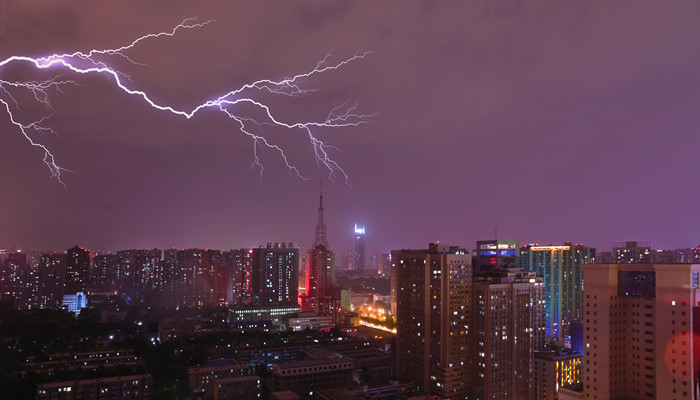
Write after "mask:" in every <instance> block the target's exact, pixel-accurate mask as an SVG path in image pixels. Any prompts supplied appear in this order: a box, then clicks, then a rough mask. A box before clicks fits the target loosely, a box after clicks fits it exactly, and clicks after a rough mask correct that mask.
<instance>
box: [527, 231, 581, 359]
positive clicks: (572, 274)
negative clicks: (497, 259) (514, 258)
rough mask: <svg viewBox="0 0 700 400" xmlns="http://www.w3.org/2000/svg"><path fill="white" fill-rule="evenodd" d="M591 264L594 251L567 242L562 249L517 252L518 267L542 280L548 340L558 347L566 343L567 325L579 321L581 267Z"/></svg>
mask: <svg viewBox="0 0 700 400" xmlns="http://www.w3.org/2000/svg"><path fill="white" fill-rule="evenodd" d="M594 261H595V249H593V248H590V247H586V246H583V245H579V244H577V245H572V244H571V243H569V242H567V243H565V244H564V245H563V246H536V245H528V246H525V247H522V248H521V249H520V266H521V267H522V268H523V269H526V270H529V271H535V272H536V273H537V275H539V276H542V277H543V278H544V286H545V291H546V294H545V326H546V335H547V337H548V338H552V339H554V340H556V341H559V342H562V343H563V342H564V341H567V340H568V339H570V338H568V336H570V335H571V332H570V325H571V322H572V321H580V320H581V318H582V308H581V298H582V296H583V264H590V263H592V262H594ZM577 350H580V349H577Z"/></svg>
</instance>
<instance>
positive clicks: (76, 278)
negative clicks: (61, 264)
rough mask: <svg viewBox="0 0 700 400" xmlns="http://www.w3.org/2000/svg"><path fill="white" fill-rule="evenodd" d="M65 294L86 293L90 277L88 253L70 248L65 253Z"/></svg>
mask: <svg viewBox="0 0 700 400" xmlns="http://www.w3.org/2000/svg"><path fill="white" fill-rule="evenodd" d="M66 262H67V264H66V280H65V294H75V293H78V292H86V291H87V286H88V283H89V276H90V251H89V250H85V249H83V248H82V247H78V246H75V247H72V248H70V249H68V251H67V252H66Z"/></svg>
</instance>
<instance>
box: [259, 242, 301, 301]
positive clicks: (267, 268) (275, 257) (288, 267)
mask: <svg viewBox="0 0 700 400" xmlns="http://www.w3.org/2000/svg"><path fill="white" fill-rule="evenodd" d="M252 256H253V257H252V261H253V264H252V266H253V268H252V269H253V276H252V278H253V279H252V289H253V290H252V292H253V293H252V294H253V303H254V304H257V305H290V304H298V297H299V295H298V293H299V286H298V281H299V278H298V276H299V272H298V271H299V249H298V248H296V247H294V244H293V243H291V242H290V243H288V244H287V243H275V244H274V245H272V243H268V244H267V246H266V247H263V246H260V247H259V248H256V249H253V253H252Z"/></svg>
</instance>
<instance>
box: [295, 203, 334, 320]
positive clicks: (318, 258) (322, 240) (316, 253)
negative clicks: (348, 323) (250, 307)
mask: <svg viewBox="0 0 700 400" xmlns="http://www.w3.org/2000/svg"><path fill="white" fill-rule="evenodd" d="M334 280H335V253H334V252H333V251H331V250H330V249H329V248H328V239H327V238H326V223H325V221H324V219H323V191H321V194H320V196H319V205H318V222H317V223H316V238H315V240H314V244H313V246H312V248H311V249H309V250H307V252H306V285H305V286H306V297H305V301H304V302H303V304H302V310H303V311H316V312H319V313H329V312H330V310H328V309H321V308H324V307H321V306H322V305H329V304H330V301H324V300H330V298H331V296H332V293H331V292H332V289H333V281H334ZM325 308H327V307H325Z"/></svg>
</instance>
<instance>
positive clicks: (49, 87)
mask: <svg viewBox="0 0 700 400" xmlns="http://www.w3.org/2000/svg"><path fill="white" fill-rule="evenodd" d="M212 22H213V20H209V21H205V22H199V23H198V22H196V20H195V19H193V18H188V19H185V20H183V21H182V22H181V23H180V24H178V25H177V26H175V27H174V28H173V29H172V30H170V31H164V32H158V33H149V34H146V35H143V36H140V37H138V38H137V39H135V40H133V41H132V42H131V43H129V44H126V45H124V46H121V47H117V48H114V49H92V50H89V51H87V52H82V51H78V52H74V53H64V54H52V55H49V56H46V57H40V58H34V57H28V56H21V55H15V56H11V57H9V58H6V59H4V60H0V70H1V69H2V68H3V67H6V66H8V65H10V64H12V63H28V64H30V65H32V66H33V67H35V68H37V69H40V70H44V69H52V70H54V69H55V70H63V73H64V74H65V73H73V74H76V75H81V74H103V75H106V76H108V77H110V78H111V79H112V80H113V81H114V83H115V84H116V86H117V87H118V88H119V89H121V90H122V91H124V92H126V93H127V94H129V95H132V96H135V97H137V98H140V99H141V100H142V101H143V102H145V104H147V105H148V106H150V107H152V108H155V109H157V110H160V111H164V112H169V113H172V114H174V115H176V116H179V117H184V118H186V119H190V118H192V117H193V116H195V115H196V114H197V113H198V112H199V111H202V110H204V109H207V108H211V109H217V110H219V111H221V112H223V113H224V114H225V115H226V116H228V117H229V118H230V119H232V120H233V121H234V122H235V126H236V127H237V128H238V130H239V131H240V132H242V133H243V134H245V135H247V136H248V137H250V138H251V139H252V144H253V161H252V163H251V168H252V169H253V170H257V171H258V173H259V175H260V179H261V180H262V174H263V171H264V168H263V165H262V163H261V161H260V158H259V151H260V150H263V149H267V150H270V151H273V152H275V153H277V154H278V156H279V157H280V158H281V160H282V161H283V162H284V164H285V165H286V167H287V168H288V170H289V173H290V174H291V175H293V176H296V177H298V178H301V179H307V178H306V177H304V176H303V175H302V174H301V172H300V171H299V169H298V168H297V167H296V166H295V165H294V164H293V163H292V162H291V161H290V159H289V157H288V156H287V154H286V153H285V150H284V148H283V147H282V146H280V145H278V144H275V143H274V142H273V141H271V139H269V138H268V137H267V136H266V135H265V133H266V129H268V128H270V127H272V128H284V129H286V130H292V131H299V132H301V133H302V134H303V135H304V137H305V138H306V139H307V140H308V143H309V144H310V146H311V148H312V149H313V153H314V156H315V159H316V162H317V165H318V166H319V168H323V169H325V170H326V171H327V172H328V177H329V179H331V180H335V179H338V178H342V179H343V180H344V181H345V183H346V184H348V185H349V178H348V175H347V173H346V172H345V171H344V170H343V168H341V167H340V165H339V164H338V163H337V162H335V161H334V160H333V159H332V158H331V155H330V152H331V150H337V149H336V148H335V147H334V146H332V145H330V144H328V143H326V142H324V141H322V140H321V139H319V138H318V137H317V135H316V134H315V131H316V130H318V129H323V128H341V127H355V126H359V125H362V124H366V123H368V122H369V120H370V119H371V118H372V117H373V116H374V114H361V113H359V112H358V111H357V103H351V102H350V101H346V102H345V103H343V104H341V105H339V106H336V107H333V108H332V109H331V110H330V112H329V113H328V115H327V117H326V118H325V119H323V120H320V121H284V120H282V119H280V118H278V117H277V116H276V113H275V112H274V111H273V109H272V108H271V107H270V106H269V105H267V104H265V103H264V102H263V101H262V100H261V99H260V98H259V97H260V96H256V94H258V95H259V94H260V93H261V92H266V93H270V94H273V95H281V96H288V97H301V96H307V95H311V94H313V93H314V91H315V89H305V88H304V87H303V83H304V81H305V80H306V79H307V78H310V77H312V76H314V75H318V74H322V73H324V72H331V71H335V70H338V69H340V68H342V67H343V66H345V65H347V64H349V63H351V62H354V61H358V60H360V59H363V58H365V57H366V56H367V55H369V54H371V52H364V53H356V54H355V55H354V56H352V57H350V58H346V59H343V60H341V61H339V62H332V61H331V59H332V55H331V54H328V55H326V57H324V58H323V59H322V60H320V61H319V62H318V63H317V64H316V66H315V67H314V68H313V69H311V70H310V71H306V72H303V73H299V74H297V75H294V76H292V77H289V78H284V79H281V80H272V79H261V80H257V81H255V82H252V83H246V84H244V85H242V86H240V87H238V88H236V89H233V90H231V91H229V92H226V93H225V94H223V95H220V96H218V97H216V98H214V99H212V100H207V101H205V102H204V103H201V104H199V105H197V106H195V107H194V108H192V109H189V110H183V109H178V108H175V107H174V106H171V105H164V104H159V103H157V102H155V101H154V100H153V99H151V98H150V97H149V95H148V93H146V91H143V90H139V89H135V88H133V87H132V82H131V78H130V77H129V75H127V74H126V73H124V72H122V71H119V70H117V69H116V68H114V67H111V66H110V65H109V63H108V62H109V60H110V59H111V58H113V57H119V58H121V59H123V60H126V61H128V62H129V63H130V64H132V65H143V64H140V63H138V62H136V61H135V60H133V59H132V58H130V57H129V55H128V51H129V50H130V49H132V48H134V47H136V46H137V45H138V44H139V43H140V42H142V41H144V40H148V39H156V38H159V37H163V36H166V37H172V36H174V35H175V34H176V33H177V32H178V31H180V30H183V29H194V28H201V27H203V26H205V25H208V24H210V23H212ZM61 76H62V75H58V76H55V77H54V78H52V79H49V80H45V81H9V80H0V104H1V105H2V106H3V107H4V109H5V111H6V112H7V114H8V115H9V118H10V122H11V124H12V125H14V126H15V127H17V129H18V130H19V131H20V133H21V134H22V135H23V136H24V137H25V139H26V140H27V141H28V142H29V143H30V144H31V145H32V146H34V147H37V148H38V149H40V150H41V151H42V152H43V154H44V159H43V161H44V164H46V166H47V168H48V170H49V172H50V175H51V178H53V179H56V180H57V181H58V182H60V183H61V184H63V185H64V186H65V183H64V182H63V180H62V178H61V177H62V173H63V172H71V171H70V170H68V169H65V168H63V167H61V166H59V165H58V164H57V162H56V157H54V155H53V154H52V153H51V151H50V150H49V148H48V147H47V146H45V145H44V144H42V143H41V142H40V139H41V138H43V137H44V136H45V135H46V134H56V132H55V131H54V130H53V129H51V128H50V127H48V126H46V125H45V123H46V121H47V119H48V118H49V117H50V116H51V115H52V114H53V108H52V106H51V102H50V97H49V94H50V93H51V92H52V91H58V92H61V90H62V88H63V87H64V86H66V85H76V84H77V83H76V82H75V81H73V80H64V79H60V77H61ZM20 91H24V92H26V93H29V94H31V96H32V97H33V100H34V101H35V102H36V103H37V104H39V105H42V106H43V107H45V109H46V110H47V115H45V116H43V117H42V118H39V119H37V120H35V121H32V122H22V121H21V118H19V117H18V115H19V114H20V113H21V112H22V109H21V108H20V102H19V101H18V100H17V97H16V94H17V93H18V92H20ZM244 104H245V105H249V106H252V107H253V108H254V109H257V110H258V111H260V112H259V113H258V114H260V115H262V117H260V116H258V117H251V116H249V115H247V114H244V113H243V111H241V110H240V108H239V107H236V106H237V105H244Z"/></svg>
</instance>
